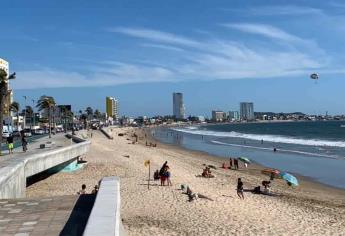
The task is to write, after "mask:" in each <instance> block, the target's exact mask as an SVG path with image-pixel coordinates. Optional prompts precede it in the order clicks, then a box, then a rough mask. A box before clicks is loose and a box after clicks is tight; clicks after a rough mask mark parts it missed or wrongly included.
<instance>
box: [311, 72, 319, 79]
mask: <svg viewBox="0 0 345 236" xmlns="http://www.w3.org/2000/svg"><path fill="white" fill-rule="evenodd" d="M310 78H311V79H314V80H318V79H319V75H318V74H316V73H314V74H311V75H310Z"/></svg>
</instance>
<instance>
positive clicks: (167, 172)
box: [165, 166, 172, 186]
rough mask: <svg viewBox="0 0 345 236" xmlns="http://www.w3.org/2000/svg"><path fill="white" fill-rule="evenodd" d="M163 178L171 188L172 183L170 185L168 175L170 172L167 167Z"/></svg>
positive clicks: (169, 175)
mask: <svg viewBox="0 0 345 236" xmlns="http://www.w3.org/2000/svg"><path fill="white" fill-rule="evenodd" d="M165 177H166V180H167V183H168V186H172V183H171V180H170V177H171V173H170V170H169V166H167V167H166V170H165Z"/></svg>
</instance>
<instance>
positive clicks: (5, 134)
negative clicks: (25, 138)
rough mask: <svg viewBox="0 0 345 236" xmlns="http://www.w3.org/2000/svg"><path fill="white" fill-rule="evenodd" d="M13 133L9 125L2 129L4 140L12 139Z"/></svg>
mask: <svg viewBox="0 0 345 236" xmlns="http://www.w3.org/2000/svg"><path fill="white" fill-rule="evenodd" d="M11 131H12V127H11V126H7V125H5V126H3V127H2V137H4V138H8V137H10V134H12V132H11Z"/></svg>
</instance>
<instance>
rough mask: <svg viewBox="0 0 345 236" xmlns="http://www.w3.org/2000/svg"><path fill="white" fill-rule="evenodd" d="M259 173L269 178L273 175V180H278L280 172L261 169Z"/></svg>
mask: <svg viewBox="0 0 345 236" xmlns="http://www.w3.org/2000/svg"><path fill="white" fill-rule="evenodd" d="M261 173H262V174H264V175H268V176H271V175H272V174H273V176H274V178H280V170H276V169H270V168H268V169H263V170H262V171H261Z"/></svg>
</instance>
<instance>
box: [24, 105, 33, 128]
mask: <svg viewBox="0 0 345 236" xmlns="http://www.w3.org/2000/svg"><path fill="white" fill-rule="evenodd" d="M24 112H25V118H26V117H29V118H30V129H31V126H32V117H33V114H34V110H33V109H32V107H31V106H26V107H25V111H24Z"/></svg>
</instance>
